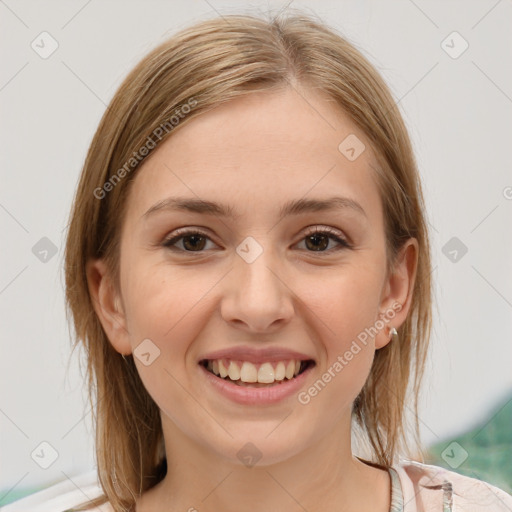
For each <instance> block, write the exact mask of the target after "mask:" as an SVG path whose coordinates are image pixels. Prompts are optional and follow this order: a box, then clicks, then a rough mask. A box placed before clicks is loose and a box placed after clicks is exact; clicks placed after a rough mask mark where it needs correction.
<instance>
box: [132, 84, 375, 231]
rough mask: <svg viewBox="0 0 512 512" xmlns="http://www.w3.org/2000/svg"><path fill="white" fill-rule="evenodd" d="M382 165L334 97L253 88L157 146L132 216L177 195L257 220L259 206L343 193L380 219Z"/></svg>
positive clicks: (140, 179) (142, 173)
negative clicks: (230, 208) (226, 206)
mask: <svg viewBox="0 0 512 512" xmlns="http://www.w3.org/2000/svg"><path fill="white" fill-rule="evenodd" d="M340 144H341V146H340ZM347 151H348V152H347ZM354 155H355V156H356V158H355V159H354ZM375 166H376V162H375V159H374V156H373V151H372V148H371V147H370V144H369V141H368V139H367V138H366V136H365V135H364V133H363V132H362V131H361V130H360V129H359V128H358V127H357V126H356V125H355V124H354V123H353V122H352V121H351V120H350V118H349V117H348V116H347V115H346V114H345V113H344V112H342V111H341V110H340V109H339V108H336V106H335V104H334V102H333V100H332V99H329V98H328V97H326V96H324V95H321V94H319V93H317V92H311V91H308V90H301V91H300V92H299V91H297V90H294V89H286V90H282V91H278V92H268V91H266V92H258V93H252V94H250V95H248V96H244V97H240V98H237V99H235V100H231V101H230V102H228V103H226V104H223V105H221V106H219V107H216V108H215V109H213V110H211V111H209V112H206V113H203V114H201V115H200V116H198V117H196V118H195V119H192V120H191V121H190V122H189V123H188V124H187V125H185V126H183V127H182V128H179V129H177V130H176V132H175V133H173V134H172V135H171V136H170V137H169V138H168V139H167V140H166V141H165V142H164V143H162V144H161V145H160V146H159V147H158V148H157V149H156V150H154V151H153V153H152V154H151V156H150V157H149V158H148V159H147V160H146V161H145V162H144V163H143V165H142V166H141V168H139V169H138V171H137V175H136V177H135V182H134V183H133V184H132V185H133V186H132V189H131V192H130V194H131V197H130V198H129V205H128V216H129V217H131V220H133V221H135V220H136V219H139V218H140V217H141V216H142V215H143V214H144V213H145V212H146V211H147V210H148V208H150V207H151V206H153V205H154V204H155V203H156V202H158V201H161V200H164V199H166V198H167V197H170V196H180V197H183V196H187V197H191V198H195V199H205V200H211V201H216V202H222V203H223V204H229V205H232V206H233V208H234V210H235V211H234V213H236V214H237V215H240V216H242V217H243V216H245V215H248V216H253V217H254V215H255V211H254V205H255V204H256V203H257V204H258V212H264V213H266V212H267V211H268V212H272V211H274V212H276V213H277V211H278V210H279V209H280V207H281V206H282V204H284V203H287V202H288V201H290V200H295V199H298V198H308V197H314V198H319V197H327V196H329V197H330V196H333V195H342V196H344V197H348V198H350V199H353V200H355V201H357V202H359V203H360V204H362V206H363V208H364V209H365V211H366V212H367V213H368V215H369V216H370V217H371V216H372V215H373V216H374V217H375V216H376V217H378V216H379V215H380V212H381V207H380V197H379V193H378V188H377V183H376V180H375V172H374V170H373V169H372V167H375Z"/></svg>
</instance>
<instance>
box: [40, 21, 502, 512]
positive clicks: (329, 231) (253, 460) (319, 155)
mask: <svg viewBox="0 0 512 512" xmlns="http://www.w3.org/2000/svg"><path fill="white" fill-rule="evenodd" d="M429 253H430V249H429V239H428V232H427V227H426V221H425V212H424V203H423V197H422V191H421V184H420V179H419V176H418V173H417V169H416V164H415V160H414V155H413V153H412V150H411V145H410V141H409V137H408V134H407V131H406V128H405V126H404V123H403V121H402V118H401V116H400V113H399V111H398V108H397V107H396V105H395V104H394V101H393V99H392V97H391V94H390V92H389V90H388V88H387V87H386V85H385V83H384V82H383V80H382V78H381V77H380V76H379V75H378V73H377V72H376V71H375V69H374V68H373V67H372V66H371V65H370V63H369V62H368V61H367V60H366V59H365V58H364V57H363V56H362V55H361V54H360V53H359V52H358V51H357V50H356V49H355V48H354V47H353V46H351V45H350V44H349V43H348V42H347V41H346V40H344V39H343V38H342V37H340V36H339V35H338V34H336V33H335V32H334V31H333V30H332V29H329V28H327V27H326V26H325V25H323V24H322V23H319V22H317V21H314V20H312V19H311V18H309V17H307V16H304V15H302V14H298V15H296V16H286V17H278V18H276V19H274V20H271V21H265V20H263V19H259V18H256V17H251V16H225V17H223V18H219V19H214V20H210V21H206V22H202V23H199V24H197V25H195V26H193V27H191V28H189V29H186V30H184V31H182V32H180V33H179V34H177V35H175V36H174V37H173V38H171V39H170V40H169V41H167V42H165V43H164V44H162V45H161V46H159V47H158V48H156V49H155V50H153V51H152V52H151V53H150V54H149V55H148V56H147V57H146V58H144V59H143V60H142V62H140V63H139V64H138V65H137V67H136V68H135V69H134V70H133V71H132V72H131V73H130V75H129V76H128V77H127V78H126V80H125V81H124V83H123V84H122V85H121V87H120V89H119V90H118V91H117V93H116V95H115V96H114V98H113V100H112V102H111V104H110V105H109V107H108V109H107V111H106V113H105V115H104V117H103V119H102V121H101V123H100V126H99V128H98V130H97V132H96V135H95V137H94V140H93V141H92V144H91V147H90V150H89V153H88V156H87V159H86V162H85V166H84V169H83V172H82V175H81V179H80V183H79V185H78V190H77V194H76V197H75V201H74V207H73V211H72V214H71V222H70V228H69V235H68V240H67V246H66V291H67V300H68V304H69V308H70V312H71V314H72V317H73V321H74V325H75V328H76V332H77V340H78V342H83V343H84V346H85V348H86V350H87V355H88V372H89V384H90V396H91V403H92V404H95V405H96V427H97V461H98V477H99V483H100V486H96V487H94V485H93V484H94V480H95V479H94V478H93V476H94V475H93V476H91V479H90V481H89V480H88V481H87V482H88V483H90V484H91V485H93V488H91V489H89V492H88V493H86V495H87V497H88V498H95V497H96V495H99V496H97V498H96V499H95V500H93V501H92V502H87V503H84V501H85V499H84V496H83V494H81V495H80V496H76V495H68V498H69V501H67V502H66V503H67V506H68V507H74V508H73V510H89V509H90V510H93V509H94V507H95V506H98V505H99V506H100V510H105V511H107V510H108V511H111V510H114V511H121V510H136V511H137V512H147V511H152V512H160V511H164V510H165V511H169V510H173V511H174V510H200V511H218V510H231V509H232V510H235V509H236V510H238V511H241V510H244V511H245V510H251V511H259V510H276V511H280V510H283V511H284V510H287V511H289V510H308V511H315V510H324V511H326V510H327V511H339V510H345V511H356V510H357V511H366V510H368V511H376V512H387V511H394V512H396V511H400V510H403V511H406V512H412V511H426V510H439V511H442V510H444V511H448V510H457V511H460V510H510V508H511V507H512V498H511V497H510V496H508V495H507V494H506V493H504V492H503V491H500V490H499V489H496V488H495V487H492V486H490V485H488V484H485V483H483V482H479V481H477V480H474V479H470V478H468V477H463V476H460V475H457V474H455V473H453V472H448V471H445V470H442V469H441V468H437V467H433V466H427V465H424V464H421V463H419V462H418V463H415V462H411V461H410V460H408V459H421V453H420V451H419V450H420V449H419V446H418V444H417V438H418V435H417V433H418V421H417V416H416V415H415V414H413V415H412V425H408V424H407V421H406V414H405V412H406V409H408V410H412V411H413V412H415V411H416V402H417V396H418V392H419V386H420V381H421V376H422V373H423V367H424V362H425V357H426V353H427V346H428V339H429V334H430V326H431V282H430V270H431V268H430V254H429ZM409 384H410V385H411V390H412V393H411V396H410V397H409V396H408V394H407V387H408V385H409ZM406 400H409V401H408V402H407V404H408V405H407V407H406ZM409 426H410V427H412V432H413V434H414V433H415V436H413V439H412V441H411V439H410V437H411V436H408V435H407V434H408V433H410V430H411V429H410V428H409ZM411 444H412V446H411ZM87 482H86V483H87ZM84 485H85V483H84ZM62 492H64V491H63V490H62V489H59V493H60V494H61V496H62ZM79 504H81V505H82V506H78V505H79ZM48 510H50V509H49V508H48ZM52 510H53V509H52Z"/></svg>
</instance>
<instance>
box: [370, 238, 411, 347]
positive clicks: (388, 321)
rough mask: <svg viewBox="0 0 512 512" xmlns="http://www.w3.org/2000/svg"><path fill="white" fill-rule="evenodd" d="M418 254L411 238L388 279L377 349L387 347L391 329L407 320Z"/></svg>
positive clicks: (376, 340)
mask: <svg viewBox="0 0 512 512" xmlns="http://www.w3.org/2000/svg"><path fill="white" fill-rule="evenodd" d="M418 254H419V248H418V241H417V240H416V239H415V238H409V239H408V240H407V241H406V242H405V243H404V244H403V245H402V247H401V249H400V251H399V252H398V254H397V256H396V260H395V264H394V265H393V268H392V269H391V270H390V272H389V273H388V276H387V277H386V281H385V283H384V287H383V293H382V297H381V303H380V313H379V316H380V318H381V319H382V320H384V328H383V329H380V330H379V332H378V333H377V335H376V337H375V348H376V349H379V348H382V347H384V346H385V345H387V344H388V343H389V342H390V341H391V333H390V331H391V329H392V328H393V327H394V328H395V329H396V330H398V328H399V327H400V326H401V325H402V324H403V323H404V322H405V320H406V318H407V314H408V313H409V309H410V307H411V302H412V294H413V290H414V282H415V279H416V271H417V266H418Z"/></svg>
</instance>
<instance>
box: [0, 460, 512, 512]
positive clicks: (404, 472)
mask: <svg viewBox="0 0 512 512" xmlns="http://www.w3.org/2000/svg"><path fill="white" fill-rule="evenodd" d="M393 469H394V470H395V471H396V475H398V480H396V479H395V478H392V481H393V490H392V492H393V504H392V506H391V512H437V511H439V512H451V511H453V512H489V511H491V512H512V496H511V495H509V494H507V493H506V492H504V491H502V490H500V489H498V488H497V487H494V486H492V485H490V484H488V483H486V482H482V481H480V480H476V479H475V478H470V477H467V476H463V475H459V474H458V473H455V472H453V471H448V470H446V469H443V468H440V467H437V466H429V465H426V464H421V463H419V462H411V461H403V462H401V463H400V464H397V465H395V466H393ZM390 473H392V472H390ZM398 484H399V485H398ZM77 486H78V488H77ZM100 494H102V489H101V487H100V485H99V482H98V478H97V473H96V470H92V471H90V472H88V473H84V474H82V475H80V476H77V477H73V481H71V480H68V479H66V480H64V481H63V482H60V483H58V484H55V485H53V486H51V487H48V488H47V489H44V490H42V491H39V492H36V493H34V494H32V495H30V496H27V497H25V498H22V499H20V500H18V501H15V502H14V503H11V504H9V505H5V506H4V507H1V508H0V511H1V512H66V511H67V510H69V509H71V508H73V507H76V506H78V505H80V504H82V503H83V502H84V501H86V500H88V499H92V498H96V497H97V496H99V495H100ZM90 511H91V512H93V509H90ZM94 511H95V512H97V511H100V512H114V510H113V508H112V507H111V505H110V504H109V503H105V504H103V505H101V506H99V507H96V508H95V509H94Z"/></svg>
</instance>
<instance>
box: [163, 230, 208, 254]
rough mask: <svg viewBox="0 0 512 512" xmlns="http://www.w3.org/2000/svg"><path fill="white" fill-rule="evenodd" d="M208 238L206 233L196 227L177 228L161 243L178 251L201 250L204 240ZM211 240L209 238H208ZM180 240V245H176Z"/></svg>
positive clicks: (204, 243)
mask: <svg viewBox="0 0 512 512" xmlns="http://www.w3.org/2000/svg"><path fill="white" fill-rule="evenodd" d="M207 240H210V238H209V237H208V235H207V234H206V233H204V232H202V231H199V230H197V229H184V230H178V231H176V232H175V233H173V235H172V236H171V237H169V238H166V239H165V240H164V241H163V242H162V245H163V246H164V247H167V248H168V249H171V250H172V251H179V252H202V251H203V250H204V247H205V245H206V241H207ZM210 241H211V240H210ZM177 242H180V243H181V244H182V247H181V248H179V247H176V243H177ZM212 243H213V242H212Z"/></svg>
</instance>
